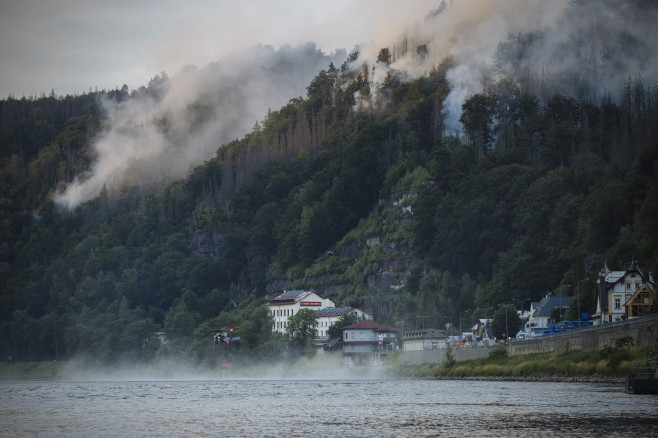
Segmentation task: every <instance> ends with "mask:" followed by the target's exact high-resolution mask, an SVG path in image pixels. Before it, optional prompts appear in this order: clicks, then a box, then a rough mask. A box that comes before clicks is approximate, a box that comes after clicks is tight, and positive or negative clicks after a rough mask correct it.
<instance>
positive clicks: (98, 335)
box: [0, 2, 658, 364]
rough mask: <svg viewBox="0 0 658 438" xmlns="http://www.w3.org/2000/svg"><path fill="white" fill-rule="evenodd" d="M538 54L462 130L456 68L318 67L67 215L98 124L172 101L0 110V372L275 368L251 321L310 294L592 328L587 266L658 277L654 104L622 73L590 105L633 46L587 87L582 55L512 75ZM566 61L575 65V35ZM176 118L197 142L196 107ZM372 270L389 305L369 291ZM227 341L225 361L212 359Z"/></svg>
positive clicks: (487, 91) (59, 102) (351, 61)
mask: <svg viewBox="0 0 658 438" xmlns="http://www.w3.org/2000/svg"><path fill="white" fill-rule="evenodd" d="M586 3H587V2H573V3H572V5H571V9H572V10H571V11H570V12H569V14H573V13H574V11H575V12H577V9H578V8H579V7H584V6H582V4H586ZM621 3H623V2H621ZM645 4H646V2H645ZM649 6H650V5H647V7H649ZM620 7H621V6H620ZM651 7H653V8H655V6H651ZM598 24H600V23H598ZM591 25H592V26H596V25H597V23H591ZM547 32H549V31H548V30H542V31H541V32H536V33H532V34H519V35H510V36H509V38H508V39H507V40H506V41H502V42H500V43H499V45H498V50H497V52H496V54H495V57H494V63H493V65H491V66H490V72H489V73H490V74H489V76H488V79H487V80H486V83H485V87H484V89H483V90H482V92H478V93H473V94H470V95H469V96H468V97H467V98H466V100H465V101H464V102H463V105H462V106H461V115H460V118H459V122H460V127H459V129H458V130H454V129H453V128H449V127H447V126H445V122H446V116H445V114H446V112H445V109H446V108H445V101H446V97H447V96H448V94H449V93H450V91H451V83H450V81H449V80H448V79H447V73H448V72H449V71H450V70H451V69H452V68H453V67H454V66H455V63H456V61H455V60H454V59H453V58H451V57H446V58H444V59H443V60H442V62H441V63H437V64H436V65H435V66H434V68H432V69H431V70H429V71H427V72H426V73H424V74H422V75H420V76H419V77H413V76H410V75H408V74H407V73H406V72H405V71H403V70H397V69H396V68H395V65H396V64H395V62H394V59H395V58H396V57H400V56H408V54H409V53H412V54H413V56H416V57H421V58H422V57H424V56H427V54H426V51H427V47H426V46H424V45H422V44H420V45H418V46H416V47H413V48H412V47H410V45H409V44H408V43H407V41H404V42H403V43H400V44H396V45H395V46H392V47H384V48H382V49H381V50H380V51H379V56H378V57H377V59H376V60H374V59H373V60H371V61H370V62H366V61H364V60H363V59H362V58H360V57H359V53H358V52H353V53H351V54H350V55H348V56H347V58H346V59H345V61H344V62H343V63H342V65H340V66H335V65H334V64H333V63H332V64H330V65H328V66H327V68H326V69H325V70H322V71H319V72H318V73H317V75H316V77H315V78H314V79H313V80H312V81H311V82H310V83H309V84H308V86H307V93H306V96H305V97H293V98H292V99H290V101H289V102H288V104H286V105H285V106H283V107H281V108H279V109H276V110H270V111H269V112H268V113H267V114H266V115H263V116H264V119H263V120H262V121H260V122H258V123H257V124H256V125H255V126H254V127H253V129H252V130H251V132H249V133H248V134H246V135H245V136H244V137H242V138H240V139H236V140H235V141H232V142H229V143H227V144H222V145H217V146H218V148H217V152H216V154H215V156H214V157H213V158H211V159H209V160H207V161H205V162H203V163H202V164H200V165H198V166H197V167H195V168H194V169H191V170H190V172H189V175H188V176H187V177H186V178H184V179H179V180H177V181H175V182H173V183H166V184H164V183H161V184H156V183H152V184H147V185H141V186H137V185H128V184H125V185H122V186H120V187H116V186H112V185H110V184H108V185H107V187H106V188H104V189H103V191H102V192H101V193H100V195H99V196H97V197H95V198H94V199H92V200H89V201H87V202H83V203H82V204H81V205H79V206H78V207H77V208H74V209H67V208H65V207H64V206H62V205H61V204H58V203H57V202H56V199H57V195H58V194H60V193H61V192H62V189H63V188H64V187H66V185H67V184H69V183H71V182H72V181H73V180H74V179H75V178H76V177H83V175H84V173H85V172H86V171H87V170H88V169H89V168H90V166H92V163H93V162H94V160H95V159H96V156H95V150H94V149H93V148H92V147H91V145H92V144H93V142H94V140H95V139H96V138H97V137H98V135H99V134H100V133H101V132H102V131H103V129H104V123H105V122H104V121H105V120H106V118H107V114H106V112H105V110H104V108H106V105H103V104H102V102H107V101H113V102H117V103H120V102H128V101H131V100H138V99H143V98H144V97H145V96H148V97H149V98H150V99H155V100H157V99H161V98H162V96H163V92H162V89H163V88H166V86H167V82H168V81H169V78H168V77H167V76H166V75H159V76H156V77H155V78H154V79H153V80H152V81H151V82H150V83H149V84H148V86H144V87H141V88H140V89H138V90H134V91H133V92H129V90H128V89H127V87H124V88H122V89H116V90H111V91H100V92H90V93H85V94H82V95H76V96H70V95H69V96H57V95H55V94H54V93H51V94H50V95H43V96H40V97H23V98H21V99H17V98H14V97H10V98H7V99H4V100H2V101H0V166H1V168H0V229H1V232H2V240H1V242H0V248H1V251H0V284H1V292H0V294H1V295H0V321H1V324H2V325H1V327H0V347H1V348H2V350H1V352H2V355H1V358H2V360H3V361H10V360H12V361H28V360H29V361H33V360H53V359H57V360H61V359H70V358H72V357H76V356H79V355H87V356H91V357H96V358H101V359H102V360H104V361H113V360H123V359H133V360H142V361H150V360H154V359H155V358H162V357H173V358H192V359H194V360H196V361H198V362H204V363H210V364H212V363H215V362H216V361H217V360H219V359H220V358H224V357H226V356H232V357H233V358H234V359H236V358H238V357H241V358H253V357H258V358H260V359H263V360H264V359H277V358H282V357H284V356H285V354H286V351H287V349H286V348H285V346H286V342H287V341H286V339H285V338H283V337H279V336H276V335H274V334H272V333H271V324H272V321H271V317H270V315H269V312H268V309H267V307H266V306H265V305H264V303H265V302H266V300H267V299H268V298H271V297H272V296H273V295H276V294H278V293H280V292H281V291H282V288H281V287H278V286H277V285H287V286H289V287H291V288H292V287H294V288H317V287H319V286H323V287H324V289H323V290H324V291H325V292H323V294H324V295H326V297H327V298H331V299H333V300H334V301H335V302H336V305H337V306H342V305H352V306H357V307H361V308H366V310H368V311H370V312H371V313H374V314H375V316H376V317H377V319H378V321H379V322H381V323H386V324H391V325H393V326H398V325H404V326H405V327H406V328H413V327H420V326H421V325H424V326H426V327H427V326H435V327H440V328H442V327H443V326H444V324H445V323H446V322H453V323H454V324H455V325H456V324H457V322H456V321H457V320H463V321H464V324H463V325H464V327H466V326H467V324H470V323H472V322H473V321H475V320H476V319H477V318H483V317H485V316H486V315H487V312H489V313H488V315H491V314H492V312H493V311H494V310H495V309H497V308H498V307H499V306H500V305H508V304H513V305H515V306H516V307H517V308H519V307H524V306H525V308H526V309H527V306H528V300H533V301H535V300H538V299H540V298H541V296H542V295H543V294H544V293H546V292H547V291H559V293H561V294H564V295H569V296H571V297H573V300H572V303H573V304H572V308H571V309H570V310H569V311H568V312H567V313H566V314H565V319H569V318H576V317H577V309H578V307H577V306H580V308H581V311H582V312H587V313H593V312H594V308H595V306H596V302H595V294H594V290H595V286H594V284H595V281H596V273H597V271H598V270H599V269H601V267H602V266H603V264H604V263H606V264H607V265H608V266H609V267H610V268H611V269H622V268H623V266H624V265H625V263H627V262H629V261H631V260H632V259H635V260H638V261H639V265H640V267H641V269H642V270H643V271H644V272H645V274H648V273H649V272H651V273H653V275H655V274H656V269H657V266H656V264H657V263H658V262H657V261H658V232H656V230H658V93H657V90H658V89H657V88H656V83H655V82H654V81H655V80H656V78H655V77H645V76H643V74H644V73H643V72H642V71H628V72H626V74H625V75H624V76H623V79H621V80H620V81H619V83H618V84H617V88H616V89H609V90H607V91H606V92H604V93H600V92H598V91H596V90H598V89H599V87H597V84H598V83H599V81H600V76H601V75H604V74H605V67H606V66H609V65H616V64H615V60H616V59H617V58H618V57H621V56H622V55H621V53H622V52H623V53H624V54H627V53H628V52H629V51H635V52H637V53H641V52H642V48H643V47H644V45H646V44H647V42H642V41H636V40H632V39H629V38H628V37H627V36H628V35H627V34H624V33H623V30H619V31H614V32H613V31H610V32H609V33H608V34H606V35H604V36H601V37H600V38H601V41H602V43H603V44H604V43H606V42H610V41H614V42H615V44H614V45H613V44H609V45H607V46H605V44H604V46H605V47H606V50H601V52H600V58H597V59H598V60H599V61H600V62H599V63H598V64H597V63H596V62H594V61H592V59H591V57H589V56H590V54H589V53H583V59H584V60H583V63H582V66H583V68H582V69H578V70H573V71H571V72H567V73H564V72H561V73H560V76H559V77H554V76H551V75H550V73H548V72H545V71H543V70H542V67H539V66H533V65H528V64H527V63H526V62H524V61H525V58H524V54H525V53H526V50H527V49H528V46H529V45H531V44H536V43H537V42H538V41H541V40H542V38H546V35H545V34H546V33H547ZM565 38H567V41H565V42H564V44H565V45H571V46H572V47H582V44H581V43H582V38H584V36H583V34H582V33H574V34H571V35H567V37H565ZM619 41H623V44H620V43H619ZM648 44H653V42H651V41H650V42H648ZM584 52H585V51H584ZM601 60H603V61H601ZM604 61H605V62H604ZM653 62H655V60H653ZM595 64H596V65H598V67H597V68H598V69H597V70H596V71H594V67H592V66H593V65H595ZM616 66H617V67H618V65H616ZM586 67H587V68H586ZM590 67H591V68H590ZM377 78H383V79H382V80H381V81H380V80H378V79H377ZM188 110H189V112H190V118H192V119H195V120H198V123H203V121H204V120H205V116H204V114H205V112H207V111H208V108H207V106H205V105H204V103H203V102H199V104H198V105H190V106H189V109H188ZM153 123H158V124H162V125H164V126H168V125H170V124H174V121H172V120H167V119H164V120H157V121H154V122H153ZM165 131H166V129H165ZM401 197H404V199H405V203H406V204H405V206H406V207H407V208H406V209H401V208H400V207H399V206H397V207H396V205H397V204H396V203H392V202H391V199H398V198H401ZM373 236H383V237H381V240H378V241H376V242H375V243H372V239H371V238H372V237H373ZM369 239H370V240H369ZM367 242H369V243H367ZM391 246H395V248H396V250H395V251H392V250H390V247H391ZM400 260H404V261H405V262H404V263H401V262H400ZM396 263H397V264H396ZM384 266H395V267H394V268H393V269H394V270H396V269H397V273H398V274H399V277H400V279H399V285H400V286H399V287H390V288H388V289H387V290H382V288H380V287H374V286H373V283H372V279H373V278H374V277H376V276H377V275H378V273H379V274H381V271H382V270H383V269H384V268H383V267H384ZM331 285H333V286H334V287H333V288H332V287H328V286H331ZM577 298H578V299H577ZM576 303H577V304H576ZM227 326H231V327H236V329H237V331H238V333H239V334H240V336H241V343H240V345H236V346H232V347H231V348H223V349H222V348H217V346H215V345H213V344H212V334H213V333H214V330H217V329H218V328H220V327H227ZM158 332H164V333H165V334H166V337H167V339H168V343H167V344H166V345H164V344H162V343H161V341H160V338H159V336H157V335H154V334H155V333H158Z"/></svg>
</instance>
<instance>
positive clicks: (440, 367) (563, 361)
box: [0, 345, 650, 383]
mask: <svg viewBox="0 0 658 438" xmlns="http://www.w3.org/2000/svg"><path fill="white" fill-rule="evenodd" d="M649 357H650V351H649V348H634V347H629V346H627V345H617V346H615V347H610V348H606V349H603V350H600V351H595V352H591V351H590V352H585V351H582V350H570V351H563V352H552V353H533V354H526V355H518V356H512V357H508V356H507V353H506V350H505V349H504V348H502V347H501V348H497V349H495V350H492V351H491V353H490V354H489V356H488V357H486V358H483V359H473V360H466V361H460V362H457V361H455V360H447V361H444V363H425V364H421V365H410V364H404V363H403V361H402V358H403V356H402V352H401V351H398V352H395V353H394V354H392V355H390V356H389V358H388V359H387V360H386V364H385V365H386V366H385V367H381V368H382V369H380V370H379V371H380V372H382V374H381V375H384V374H387V375H388V376H390V377H402V378H413V379H463V380H507V381H541V382H550V381H560V382H591V383H621V382H623V381H624V380H625V378H626V376H627V375H628V373H629V372H630V370H631V364H632V363H633V361H636V360H646V359H648V358H649ZM115 368H117V367H110V368H108V369H101V370H100V371H102V372H101V374H103V375H107V376H110V377H111V376H113V374H111V373H108V372H109V371H113V372H115V373H118V375H133V374H134V375H137V374H135V373H136V371H135V370H137V371H140V373H138V374H139V375H141V376H144V375H146V376H150V377H151V378H167V377H169V378H170V377H172V376H178V377H179V378H185V376H187V377H195V378H198V377H199V376H201V375H203V376H206V377H207V378H210V379H212V378H216V377H228V376H229V375H234V374H235V375H237V374H240V375H242V374H241V373H240V372H237V371H236V372H235V373H234V372H231V373H228V372H227V371H226V370H219V371H218V370H210V369H206V368H202V369H200V368H196V367H193V366H188V367H183V364H180V363H179V362H176V363H174V364H167V363H158V364H150V365H144V364H142V365H137V364H135V366H134V367H130V366H126V367H125V368H124V369H120V370H115ZM182 368H185V369H186V370H185V372H184V373H182V374H181V369H182ZM255 369H256V370H259V371H258V375H261V376H262V375H271V376H272V377H275V376H278V375H289V374H290V373H289V371H290V370H291V366H290V364H281V369H279V367H278V366H277V365H276V364H270V365H268V366H267V367H266V368H265V369H263V368H262V367H256V368H255ZM295 369H296V373H297V374H300V375H308V376H311V375H312V376H315V377H316V378H322V376H323V375H326V374H327V373H329V374H331V373H332V372H333V373H335V372H336V371H340V370H343V371H347V370H346V369H344V367H343V366H342V356H340V355H332V356H331V357H327V356H324V357H323V356H316V357H315V358H313V359H311V360H307V361H305V362H304V363H303V364H299V363H298V364H296V367H295ZM283 370H287V371H288V372H284V371H283ZM100 371H99V367H98V366H97V364H96V365H94V366H91V365H89V364H88V363H77V362H66V361H57V362H55V361H52V362H21V363H0V380H54V379H58V378H67V377H68V378H70V377H71V376H75V377H77V378H89V376H98V375H99V372H100ZM351 371H354V372H357V371H359V369H357V368H354V369H351ZM362 371H364V372H365V373H366V374H367V372H368V371H374V369H369V368H364V369H363V370H362ZM245 372H246V371H245ZM236 373H237V374H236ZM352 374H353V373H352Z"/></svg>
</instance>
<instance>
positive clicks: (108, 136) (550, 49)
mask: <svg viewBox="0 0 658 438" xmlns="http://www.w3.org/2000/svg"><path fill="white" fill-rule="evenodd" d="M337 4H338V5H339V6H340V7H343V8H345V9H346V12H345V13H346V14H348V16H350V17H352V16H359V17H362V18H363V20H365V21H367V24H364V28H367V30H368V32H371V34H372V40H369V41H354V46H358V47H360V59H359V61H361V62H366V63H368V64H369V65H371V66H372V65H375V61H376V59H377V55H378V52H379V50H380V49H381V48H384V47H388V48H390V49H392V52H394V53H395V54H396V56H395V59H394V60H393V62H392V63H391V65H390V66H389V67H384V66H382V65H380V64H377V65H376V69H375V75H374V78H373V79H374V81H375V82H379V83H381V82H383V78H384V76H385V74H386V72H387V69H389V68H391V69H394V70H396V71H398V72H401V74H402V75H403V76H405V77H408V78H414V77H420V76H422V75H426V74H428V72H429V71H430V70H431V69H432V68H434V67H436V66H438V65H439V64H441V62H442V61H444V60H445V59H446V57H452V59H453V65H454V67H453V68H451V69H450V70H449V71H448V72H447V79H448V81H449V83H450V92H449V95H448V97H447V98H446V100H445V101H444V102H443V115H444V118H445V121H444V126H445V127H446V130H447V131H452V130H457V129H459V128H460V127H461V126H460V123H459V117H460V115H461V106H462V104H463V103H464V101H465V100H466V99H467V98H468V97H469V96H471V95H473V94H476V93H479V92H482V91H483V90H484V89H485V87H486V85H487V84H489V83H491V82H492V81H494V80H495V79H496V78H495V77H493V76H495V75H496V74H497V75H502V74H505V75H507V74H512V75H515V74H517V75H518V71H520V70H521V69H526V70H527V69H529V73H528V74H529V75H530V76H533V75H534V76H533V77H536V78H539V77H540V76H541V78H540V79H537V81H539V80H542V81H543V80H544V78H550V79H546V81H547V83H546V84H547V85H548V86H550V88H551V90H554V91H555V92H560V93H563V94H567V95H574V96H575V97H585V98H590V99H592V100H594V101H600V99H602V98H603V97H604V96H605V95H606V94H608V93H609V94H610V95H611V97H612V99H613V100H616V101H618V100H619V98H620V96H619V90H620V89H621V87H622V85H623V83H624V81H625V80H626V79H627V78H628V77H629V76H632V77H634V78H635V77H638V76H640V75H641V77H642V78H644V79H645V80H647V82H648V83H649V84H654V83H655V81H656V79H657V78H658V63H657V62H656V60H657V59H658V45H656V44H655V41H658V30H657V29H658V26H655V23H657V22H658V14H657V10H658V8H657V7H656V6H653V5H652V2H651V1H648V0H624V1H618V2H617V1H613V0H601V1H585V2H580V3H579V5H578V6H577V7H576V6H575V3H574V2H571V1H569V0H526V1H518V0H478V1H469V0H452V1H445V2H440V3H438V2H437V6H436V8H435V9H434V10H433V11H426V10H424V9H423V10H424V12H423V13H422V14H421V13H420V12H419V9H421V8H419V7H418V6H414V7H409V8H408V11H407V12H406V13H405V12H402V10H401V9H400V8H399V7H391V5H393V4H397V3H391V2H383V3H381V4H380V3H378V2H377V3H369V2H356V3H355V6H354V8H353V10H351V9H350V6H351V5H352V4H351V3H349V4H345V3H340V2H339V3H337ZM373 4H376V5H377V8H376V13H373V14H372V15H368V14H367V13H365V12H364V11H366V10H367V9H368V5H370V6H372V5H373ZM648 6H651V7H648ZM323 7H325V8H326V6H323ZM348 9H350V10H349V11H348ZM388 10H390V14H393V15H387V11H388ZM348 12H349V13H348ZM369 16H371V17H374V18H371V20H370V21H373V20H376V22H377V23H379V24H380V25H379V27H377V25H376V24H373V22H370V21H368V20H369V18H368V17H369ZM345 23H348V24H349V23H353V20H347V21H346V22H345ZM346 31H347V29H346ZM335 32H341V29H340V28H335ZM523 34H526V35H527V34H534V35H537V38H535V39H533V40H532V41H531V42H529V43H528V44H526V45H525V46H523V47H522V48H521V49H522V52H520V53H516V55H515V59H514V62H512V63H511V64H510V65H499V66H498V69H497V70H496V69H494V68H493V67H494V61H495V54H496V52H497V50H498V49H499V47H500V45H499V44H500V43H501V42H503V43H505V42H509V41H510V36H519V35H523ZM512 39H513V38H512ZM309 40H312V38H309ZM421 46H423V47H424V48H425V50H423V53H422V56H421V55H419V51H418V48H419V47H421ZM403 47H404V50H403ZM517 49H519V48H518V47H517ZM521 49H519V50H521ZM345 55H346V53H345V51H341V52H338V54H337V55H332V56H328V55H326V54H324V53H323V52H321V51H320V50H318V49H317V48H316V46H315V45H313V44H307V45H305V46H299V47H295V48H291V47H288V46H284V47H282V48H281V49H279V50H274V49H273V48H271V47H269V46H259V47H257V48H254V49H251V50H248V51H245V52H243V53H240V54H237V53H234V54H233V55H230V56H227V57H225V58H223V59H222V60H221V61H220V62H217V63H213V64H210V65H208V66H206V67H203V68H201V69H195V68H185V69H183V70H182V71H181V72H180V73H179V74H177V75H176V76H174V77H173V78H172V79H171V80H169V81H168V83H167V84H166V87H165V89H164V90H163V93H164V94H163V97H162V98H161V99H154V98H148V97H142V98H138V99H129V100H128V101H124V102H121V103H116V102H110V101H107V102H105V103H104V110H105V111H106V115H107V118H106V123H105V127H104V129H103V131H102V133H101V134H100V135H99V136H98V138H97V139H96V141H95V142H94V146H93V147H94V150H95V152H96V156H97V158H96V161H95V162H94V164H93V166H92V168H91V169H90V171H89V173H88V174H87V175H84V176H83V177H82V178H80V179H76V180H75V181H74V182H73V183H72V184H70V185H69V186H68V187H67V188H66V189H65V190H64V191H62V192H60V193H59V194H58V195H57V198H56V199H57V202H59V203H60V204H62V205H65V206H67V207H69V208H75V207H76V206H77V205H79V203H81V202H84V201H86V200H89V199H92V198H93V197H95V196H96V195H98V194H99V193H100V192H101V190H102V189H103V187H104V186H107V187H120V186H121V185H125V184H137V185H143V184H154V183H159V182H167V181H171V180H172V179H174V178H178V177H183V176H185V175H186V174H187V172H189V170H190V169H191V168H192V167H194V166H195V165H198V164H200V163H201V162H202V161H203V160H205V159H208V158H209V157H211V156H212V155H213V154H214V153H215V152H216V151H217V148H218V147H219V146H220V145H222V144H223V143H225V142H227V141H230V140H233V139H235V138H238V137H241V136H242V135H244V134H246V133H247V132H249V130H250V129H251V127H252V126H253V125H254V123H255V122H256V121H258V120H262V119H263V118H264V117H265V115H266V112H267V109H268V108H272V109H278V108H279V107H280V106H281V105H283V104H285V103H286V102H287V101H288V100H289V99H290V98H293V97H297V96H303V95H305V88H306V86H307V85H308V84H309V83H310V81H311V79H312V78H313V77H314V76H315V75H316V74H317V73H318V72H319V71H320V70H321V69H326V68H327V66H328V65H329V62H331V61H334V64H335V65H337V66H338V65H340V64H341V63H342V60H343V59H342V58H343V57H344V56H345ZM332 57H334V58H336V59H332ZM338 58H341V59H338ZM515 63H516V64H515ZM357 64H360V63H357ZM515 69H516V70H515ZM517 70H518V71H517ZM574 82H578V83H574Z"/></svg>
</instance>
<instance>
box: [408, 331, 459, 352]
mask: <svg viewBox="0 0 658 438" xmlns="http://www.w3.org/2000/svg"><path fill="white" fill-rule="evenodd" d="M447 340H448V336H447V335H446V332H445V331H443V330H438V329H433V328H427V329H421V330H409V331H408V332H406V333H405V334H404V337H403V338H402V341H403V344H402V349H403V350H404V351H422V350H438V349H445V348H448V343H447V342H446V341H447Z"/></svg>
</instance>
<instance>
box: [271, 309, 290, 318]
mask: <svg viewBox="0 0 658 438" xmlns="http://www.w3.org/2000/svg"><path fill="white" fill-rule="evenodd" d="M294 313H295V311H294V309H279V310H272V316H274V317H276V316H292V315H293V314H294Z"/></svg>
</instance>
